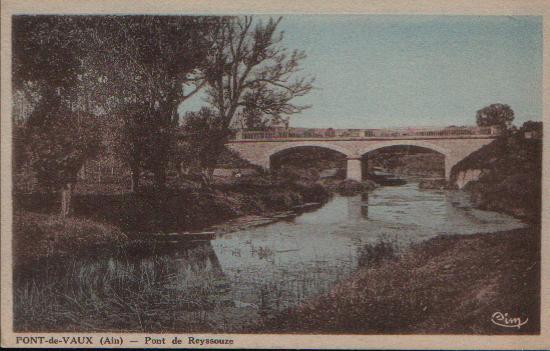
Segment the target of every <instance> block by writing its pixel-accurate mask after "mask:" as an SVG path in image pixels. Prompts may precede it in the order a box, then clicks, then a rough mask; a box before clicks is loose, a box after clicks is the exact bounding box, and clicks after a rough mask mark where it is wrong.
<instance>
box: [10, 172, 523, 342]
mask: <svg viewBox="0 0 550 351" xmlns="http://www.w3.org/2000/svg"><path fill="white" fill-rule="evenodd" d="M522 226H524V224H522V223H521V222H520V221H518V220H516V219H514V218H512V217H510V216H507V215H503V214H499V213H495V212H489V211H481V210H478V209H474V208H472V206H471V205H470V203H469V199H468V196H467V194H466V193H464V192H462V191H438V190H420V189H419V188H418V185H417V184H416V183H409V184H406V185H403V186H396V187H381V188H378V189H376V190H374V191H372V192H370V193H369V194H363V195H358V196H353V197H341V196H334V197H333V198H332V199H331V200H330V201H329V202H328V203H326V204H325V205H324V206H322V207H321V208H318V209H316V210H313V211H311V212H307V213H303V214H300V215H299V216H296V217H294V218H291V219H287V220H282V221H279V222H275V223H271V224H268V225H264V226H259V227H251V228H248V229H245V230H239V231H235V232H231V233H219V234H217V235H216V237H215V238H214V239H212V240H205V241H202V242H195V243H193V245H181V244H172V245H155V246H154V247H148V248H146V249H143V248H140V249H139V250H137V251H136V250H132V249H130V248H128V249H125V250H121V251H120V252H117V253H109V254H98V253H94V254H91V255H81V256H79V257H72V258H69V259H67V260H63V261H52V262H44V264H42V265H40V267H36V268H33V270H32V271H26V272H25V273H24V274H23V273H21V275H20V276H18V277H17V276H16V277H15V278H16V279H15V288H16V293H15V296H14V297H15V315H16V318H15V320H16V323H15V324H16V329H19V330H33V331H50V330H56V329H57V328H59V329H60V330H63V328H65V329H66V328H72V329H74V330H80V331H100V330H111V331H116V330H120V329H122V330H127V331H157V332H159V331H211V332H214V331H216V332H239V331H247V330H250V328H253V327H254V326H257V325H258V324H259V323H260V322H261V321H262V320H263V319H264V318H268V317H269V316H272V315H275V314H276V313H278V312H280V311H283V310H284V309H286V308H288V307H292V306H296V305H298V304H299V303H300V302H301V301H303V300H305V299H308V298H311V297H313V296H315V295H317V294H321V293H324V292H327V291H328V290H329V289H330V288H331V287H332V286H334V284H335V283H337V282H338V281H340V280H342V279H345V278H346V277H347V276H349V275H350V274H351V273H352V272H353V271H354V270H356V269H357V267H358V262H359V260H360V258H361V255H362V254H364V251H363V248H364V247H365V245H368V244H376V243H377V242H380V241H383V242H387V243H391V245H393V246H394V247H395V249H396V250H397V251H399V250H403V249H405V248H407V247H408V246H409V245H411V243H417V242H421V241H424V240H426V239H429V238H431V237H434V236H437V235H440V234H451V235H452V234H473V233H483V232H496V231H501V230H510V229H516V228H520V227H522ZM44 314H47V315H48V316H50V318H51V319H52V321H51V323H49V324H48V322H47V321H46V322H41V323H36V322H33V321H32V320H31V319H32V318H33V316H36V315H44ZM84 316H86V317H84Z"/></svg>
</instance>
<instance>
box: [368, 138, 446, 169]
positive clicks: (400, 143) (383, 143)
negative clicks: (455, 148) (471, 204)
mask: <svg viewBox="0 0 550 351" xmlns="http://www.w3.org/2000/svg"><path fill="white" fill-rule="evenodd" d="M392 146H417V147H421V148H424V149H429V150H432V151H435V152H438V153H440V154H442V155H443V156H444V163H445V179H449V177H450V174H451V168H452V167H453V166H454V165H455V164H456V162H455V159H454V157H453V156H452V151H451V150H449V149H447V148H445V147H442V146H439V145H435V144H432V143H430V142H426V141H423V140H388V141H380V142H377V143H376V144H371V145H367V146H366V147H364V148H361V149H360V150H359V153H360V155H361V157H363V156H364V155H366V154H368V153H369V152H372V151H375V150H379V149H383V148H386V147H392Z"/></svg>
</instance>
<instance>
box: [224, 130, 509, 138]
mask: <svg viewBox="0 0 550 351" xmlns="http://www.w3.org/2000/svg"><path fill="white" fill-rule="evenodd" d="M499 134H500V130H499V128H498V127H446V128H392V129H355V130H334V129H327V130H324V131H321V130H318V129H306V130H300V131H296V130H293V129H288V130H281V131H246V130H245V131H238V132H237V133H236V134H235V136H234V137H233V138H232V139H234V140H273V139H306V138H309V139H311V138H316V139H317V138H323V139H342V138H404V137H451V136H468V135H479V136H483V135H486V136H495V135H499Z"/></svg>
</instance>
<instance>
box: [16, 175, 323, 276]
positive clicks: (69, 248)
mask: <svg viewBox="0 0 550 351" xmlns="http://www.w3.org/2000/svg"><path fill="white" fill-rule="evenodd" d="M328 197H329V193H328V192H327V190H325V188H324V187H323V186H321V185H319V184H316V183H315V182H307V181H304V180H295V181H279V180H271V179H269V178H267V177H255V178H252V179H248V180H243V181H240V182H233V183H225V184H217V185H215V186H213V187H212V188H210V189H203V190H191V189H182V188H179V189H176V188H174V189H167V190H166V191H165V192H162V193H159V192H154V191H144V192H141V193H137V194H132V193H119V194H117V193H109V194H94V193H84V194H77V195H75V198H74V214H73V216H72V217H70V218H67V219H64V220H63V219H61V218H60V217H59V216H58V214H57V213H56V212H57V208H58V199H56V198H55V197H53V196H47V195H41V194H34V195H27V196H19V197H17V198H16V201H15V211H14V226H13V238H14V246H15V251H14V258H15V262H16V264H18V265H19V264H32V263H33V262H36V261H38V260H39V259H41V258H43V257H52V256H65V255H68V254H75V253H77V252H79V251H88V252H90V251H91V252H93V251H94V250H99V249H101V248H104V247H106V248H109V247H113V246H117V245H119V244H121V243H124V242H127V241H128V240H132V239H143V238H144V235H147V234H148V233H153V232H175V231H187V230H200V229H202V228H205V227H207V226H211V225H214V224H219V223H222V222H224V221H226V220H228V219H232V218H236V217H240V216H245V215H263V216H269V215H270V214H272V213H275V212H278V211H286V210H290V209H292V208H294V207H296V206H300V205H303V204H304V203H310V202H319V203H322V202H325V201H326V200H327V199H328ZM144 233H146V234H144Z"/></svg>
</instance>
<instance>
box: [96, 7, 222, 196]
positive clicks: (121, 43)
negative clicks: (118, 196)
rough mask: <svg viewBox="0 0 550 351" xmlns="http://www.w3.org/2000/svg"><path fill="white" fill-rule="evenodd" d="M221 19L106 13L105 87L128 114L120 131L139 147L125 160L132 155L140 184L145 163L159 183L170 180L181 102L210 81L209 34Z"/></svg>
mask: <svg viewBox="0 0 550 351" xmlns="http://www.w3.org/2000/svg"><path fill="white" fill-rule="evenodd" d="M216 21H217V20H215V19H214V18H210V17H188V16H108V17H104V18H102V26H101V30H100V31H98V33H97V34H96V36H95V37H94V38H93V40H94V41H95V42H96V43H97V44H98V48H99V50H98V51H97V54H96V55H97V61H98V62H102V65H101V70H102V75H104V76H105V86H106V87H107V88H106V89H105V90H106V91H111V92H112V95H111V97H114V100H115V101H114V103H113V106H115V110H116V111H118V114H119V115H120V116H123V119H124V121H123V123H121V126H122V127H123V129H124V130H122V132H121V134H120V135H121V137H123V138H129V139H128V140H127V141H128V142H131V143H133V146H134V147H132V148H131V149H130V152H134V153H133V154H132V156H131V157H129V158H125V159H127V160H131V164H130V168H131V170H132V174H133V176H132V179H133V182H132V183H133V186H134V188H135V189H137V186H138V182H139V174H140V173H141V172H142V170H143V168H147V169H149V170H150V171H151V172H153V173H154V175H155V184H156V186H157V187H158V188H163V187H164V185H165V181H166V168H167V167H168V164H169V161H170V157H171V154H172V151H173V148H174V145H175V136H176V135H175V134H176V128H177V126H178V122H179V115H178V107H179V105H180V104H181V103H183V102H184V101H185V100H187V99H188V98H190V97H191V96H193V95H194V94H195V93H196V92H197V91H199V90H200V89H201V88H202V87H203V86H204V84H205V79H204V77H203V75H202V73H201V72H202V70H201V67H202V65H203V64H204V62H205V58H206V54H207V52H208V50H209V48H210V45H209V42H208V41H207V37H208V35H207V34H206V33H208V32H209V31H210V30H212V28H213V27H215V26H216V23H217V22H216ZM111 100H112V99H111ZM144 135H147V138H144V137H143V136H144ZM139 143H141V145H138V144H139ZM138 159H139V161H138Z"/></svg>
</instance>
